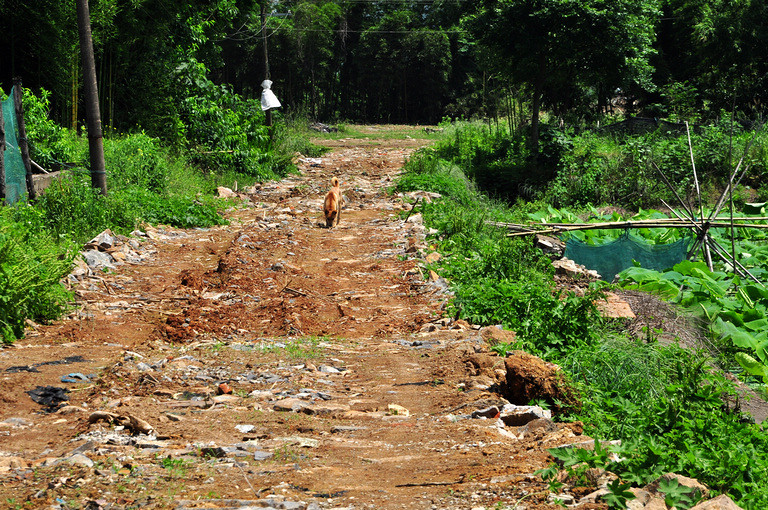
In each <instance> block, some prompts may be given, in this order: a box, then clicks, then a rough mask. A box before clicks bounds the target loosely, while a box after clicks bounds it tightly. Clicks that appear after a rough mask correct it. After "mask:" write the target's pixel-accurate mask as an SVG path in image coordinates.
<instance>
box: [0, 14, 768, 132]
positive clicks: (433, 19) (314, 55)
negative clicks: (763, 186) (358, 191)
mask: <svg viewBox="0 0 768 510" xmlns="http://www.w3.org/2000/svg"><path fill="white" fill-rule="evenodd" d="M90 5H91V7H90V9H91V16H92V25H93V34H94V45H95V50H96V59H97V72H98V78H99V85H100V94H101V103H102V118H103V121H104V125H105V127H106V128H108V129H109V128H112V129H115V130H118V131H121V132H125V131H130V130H136V129H137V126H140V128H141V129H144V130H146V132H147V133H149V134H151V135H153V136H159V137H162V138H164V139H168V140H179V139H183V138H184V137H185V135H186V133H185V132H184V130H185V127H184V126H185V125H187V123H186V119H184V118H183V117H184V115H185V111H188V109H189V107H190V105H189V104H188V102H189V99H190V97H192V96H194V95H196V94H197V95H199V91H200V90H201V89H205V88H211V87H217V88H219V87H222V86H225V87H227V89H228V91H231V92H234V93H236V94H238V95H240V96H241V97H244V98H258V97H259V96H260V93H261V87H260V83H261V81H262V80H263V79H264V78H265V77H266V74H267V71H266V69H265V62H264V44H265V40H266V45H267V47H268V54H269V66H270V75H271V79H272V80H273V82H274V85H273V90H274V91H275V93H276V94H277V96H278V97H279V98H280V99H281V101H282V102H283V104H284V106H285V109H284V111H286V112H296V113H302V114H304V113H306V114H308V116H309V117H311V118H314V119H317V120H323V121H335V120H339V119H343V120H349V121H359V122H392V123H435V122H437V121H440V120H441V119H442V118H443V117H445V116H450V117H452V118H457V117H460V118H469V117H493V116H496V115H502V116H506V117H507V118H508V119H509V120H511V121H512V122H513V123H517V122H520V121H521V119H523V118H524V117H530V112H531V111H539V110H543V109H549V110H550V111H551V112H553V113H554V115H556V116H557V117H559V118H560V119H563V120H565V121H574V120H585V119H586V120H593V119H595V118H597V117H599V116H600V115H601V114H604V113H606V112H609V111H611V110H612V109H614V108H616V107H621V108H622V110H623V111H627V112H628V113H644V114H646V115H650V116H659V117H678V118H686V119H690V120H705V119H706V118H707V117H708V116H717V115H719V113H720V111H721V110H723V109H726V110H729V111H730V110H731V109H732V108H734V107H735V109H736V110H738V111H740V112H742V114H743V115H744V116H746V117H748V118H751V119H755V118H759V117H760V116H761V115H762V114H763V112H764V109H765V97H764V96H765V94H766V90H768V87H766V86H767V85H768V83H766V80H768V59H766V58H765V55H764V48H766V47H768V21H766V20H768V12H767V11H768V7H767V6H766V2H765V1H758V0H740V1H731V2H725V1H722V0H661V1H657V0H638V1H629V0H616V1H611V2H607V1H602V0H580V1H576V0H482V1H478V2H470V1H467V0H410V1H406V0H384V1H373V0H334V1H326V0H314V1H272V0H264V1H263V2H261V3H260V2H258V1H255V0H198V1H194V2H188V1H182V0H91V2H90ZM0 12H2V16H0V33H2V34H3V37H2V42H0V84H1V85H2V88H3V90H5V91H6V92H7V91H8V90H9V89H10V85H11V80H12V78H13V77H14V76H20V77H22V78H23V81H24V85H25V86H26V87H29V88H32V89H33V90H38V89H40V88H45V89H47V90H49V91H51V96H50V104H51V112H50V113H51V115H52V117H53V118H54V119H55V120H56V121H57V122H58V123H60V124H61V125H64V126H70V127H75V126H78V125H79V124H82V119H83V117H84V115H83V108H82V86H81V83H82V79H81V70H80V60H79V55H80V53H79V48H78V38H77V23H76V16H75V2H74V0H66V1H62V0H35V1H22V0H0ZM265 36H266V37H265ZM534 120H535V119H531V121H532V122H533V121H534Z"/></svg>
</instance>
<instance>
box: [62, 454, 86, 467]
mask: <svg viewBox="0 0 768 510" xmlns="http://www.w3.org/2000/svg"><path fill="white" fill-rule="evenodd" d="M64 462H66V463H68V464H74V465H76V466H85V467H89V468H91V467H93V461H92V460H91V459H89V458H88V457H86V456H85V455H83V454H82V453H76V454H74V455H72V456H71V457H67V458H66V459H64Z"/></svg>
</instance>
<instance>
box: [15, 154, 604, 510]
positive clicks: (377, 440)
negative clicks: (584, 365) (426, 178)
mask: <svg viewBox="0 0 768 510" xmlns="http://www.w3.org/2000/svg"><path fill="white" fill-rule="evenodd" d="M422 143H423V142H420V141H418V140H406V141H402V140H401V141H384V140H369V141H365V142H360V141H337V142H333V145H334V148H333V151H332V152H331V153H330V154H328V155H327V156H325V157H323V158H320V159H319V160H303V161H302V163H301V170H302V172H301V175H300V176H294V177H291V178H290V179H286V180H284V181H282V182H280V183H269V184H264V185H262V186H258V187H256V188H254V189H249V190H246V193H242V194H241V195H242V197H243V198H245V199H247V202H245V203H244V204H245V205H236V206H234V207H233V208H232V209H231V210H229V211H228V212H227V216H228V218H229V219H230V224H229V225H226V226H223V227H218V228H212V229H190V230H178V229H171V228H157V229H147V230H145V231H144V232H143V235H138V237H136V238H135V240H134V241H132V244H133V249H134V253H135V254H136V255H138V259H137V258H135V257H134V258H133V259H130V260H133V262H126V263H123V264H121V265H118V266H117V269H116V270H114V271H106V272H91V273H90V274H88V273H86V274H84V275H82V276H81V277H80V278H79V280H77V281H74V280H73V285H75V287H76V290H77V295H78V305H79V308H78V309H77V310H76V311H75V312H74V313H73V314H72V315H71V317H69V318H68V319H66V320H63V321H61V322H59V323H56V324H53V325H50V326H45V327H36V328H35V330H34V331H30V333H29V335H28V337H27V338H26V339H25V340H23V341H20V342H18V343H17V344H16V345H15V346H13V347H10V348H6V349H4V350H2V351H0V371H1V372H2V377H3V381H2V382H3V384H2V387H0V401H1V402H2V407H1V408H0V482H2V483H1V484H0V501H2V502H3V503H0V506H5V505H7V507H10V508H13V507H19V508H91V509H96V508H105V509H106V508H262V507H264V508H297V509H302V510H303V509H314V508H430V509H433V508H434V509H438V508H446V509H448V508H450V509H454V508H457V509H458V508H467V509H469V508H492V507H493V508H523V507H525V508H528V509H531V508H545V507H546V508H549V507H556V506H557V505H556V504H555V503H554V502H553V501H552V500H551V498H550V499H548V496H549V494H548V490H547V485H546V484H545V483H543V482H542V481H541V479H540V478H539V477H536V476H534V475H533V473H534V472H535V471H536V470H538V469H541V468H544V467H546V466H547V465H548V463H549V462H550V460H551V459H550V458H549V456H548V454H547V452H546V448H548V447H552V446H558V445H562V444H570V443H580V442H584V441H586V442H589V438H586V437H583V436H581V435H580V434H581V430H580V428H579V427H578V426H568V427H565V426H562V425H561V426H555V425H553V424H551V423H547V422H546V421H544V422H540V421H539V422H536V423H534V424H533V425H530V426H529V425H524V423H526V421H525V420H523V421H516V420H517V418H514V419H510V418H508V416H509V415H510V414H515V413H516V412H517V411H514V410H512V407H514V406H510V405H509V404H510V402H509V399H505V398H504V397H503V396H504V395H505V393H504V388H505V387H506V385H505V384H504V383H505V377H506V373H507V369H508V368H509V367H506V366H505V363H504V360H503V359H501V358H498V357H496V356H494V355H493V354H491V353H489V352H488V349H487V346H488V343H487V342H486V340H484V338H483V337H486V338H487V337H488V335H496V334H500V333H498V332H495V331H493V330H483V331H480V330H478V329H476V328H472V327H471V326H470V325H466V324H461V323H458V324H451V323H450V321H443V322H442V323H441V322H439V321H438V319H439V315H440V308H441V305H442V304H443V302H444V300H445V299H446V295H445V293H444V288H443V286H441V282H439V281H438V282H431V281H429V275H423V274H422V270H421V269H420V267H419V261H420V260H421V258H422V257H424V256H425V255H427V254H428V253H429V251H430V249H429V247H428V246H426V245H425V244H424V234H425V229H424V227H423V226H422V225H421V223H420V221H419V217H418V215H415V216H411V217H410V218H409V220H408V222H404V221H403V220H402V219H401V218H400V217H399V216H398V213H399V212H400V211H403V210H405V209H408V208H410V205H409V204H408V203H405V202H404V200H403V198H402V197H397V196H390V195H387V194H386V193H385V191H386V189H387V188H388V187H389V186H391V184H392V180H393V179H394V178H395V175H396V174H397V172H398V171H399V169H400V168H401V165H402V163H403V161H404V159H405V158H406V157H407V156H408V155H409V153H410V152H411V151H412V150H413V149H414V148H416V147H417V146H419V145H421V144H422ZM333 175H336V176H338V177H339V178H340V180H341V181H342V189H343V191H344V196H345V198H346V201H347V203H346V206H345V208H344V210H343V213H342V216H341V223H340V225H339V226H338V227H337V228H334V229H326V228H324V222H323V220H322V217H321V207H322V206H321V203H322V198H323V195H324V193H325V191H326V190H327V189H328V187H329V179H330V177H331V176H333ZM424 276H427V278H426V280H425V278H424ZM36 389H37V393H32V394H30V393H29V392H32V391H33V390H36ZM38 394H40V395H41V397H42V400H43V402H44V403H45V405H44V404H41V403H38V402H36V401H34V400H33V398H32V397H33V396H35V398H38ZM507 396H509V395H507ZM46 398H47V400H45V399H46ZM63 399H67V400H63ZM38 400H40V399H39V398H38ZM511 403H512V404H526V403H527V402H511ZM48 404H50V405H48ZM505 405H506V406H507V407H506V408H505ZM537 423H538V425H537ZM590 490H592V489H590V488H587V489H573V490H571V491H570V495H563V497H566V498H569V497H574V496H575V497H580V496H583V495H584V494H585V493H586V492H589V491H590ZM589 507H596V508H600V507H601V506H600V505H587V506H583V507H582V508H589Z"/></svg>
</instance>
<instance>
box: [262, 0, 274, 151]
mask: <svg viewBox="0 0 768 510" xmlns="http://www.w3.org/2000/svg"><path fill="white" fill-rule="evenodd" d="M261 34H262V36H263V39H264V79H265V80H268V79H269V51H268V49H267V0H262V4H261ZM265 115H266V122H267V126H269V127H272V109H271V108H270V109H269V110H267V111H266V112H265ZM269 134H270V137H271V136H272V131H271V130H270V132H269Z"/></svg>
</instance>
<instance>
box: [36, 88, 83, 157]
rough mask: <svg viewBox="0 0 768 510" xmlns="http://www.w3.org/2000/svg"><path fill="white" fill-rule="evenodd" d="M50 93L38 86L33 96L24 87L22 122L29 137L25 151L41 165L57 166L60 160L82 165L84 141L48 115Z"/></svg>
mask: <svg viewBox="0 0 768 510" xmlns="http://www.w3.org/2000/svg"><path fill="white" fill-rule="evenodd" d="M50 95H51V93H50V92H48V91H47V90H45V89H40V95H39V96H36V95H35V94H34V93H33V92H32V91H31V90H30V89H24V95H23V104H24V121H25V122H24V125H25V127H26V131H27V139H28V141H29V155H30V157H31V158H32V160H33V161H35V162H36V163H38V164H39V165H41V166H42V167H43V168H59V167H61V166H63V164H77V165H82V164H84V163H85V162H86V161H87V160H88V152H87V149H88V147H87V141H86V140H85V139H83V138H80V137H79V136H77V133H75V132H73V131H71V130H69V129H66V128H63V127H61V126H59V125H58V124H56V123H55V122H53V121H52V120H51V119H49V118H48V113H49V111H50V108H51V105H50V100H49V97H50Z"/></svg>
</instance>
